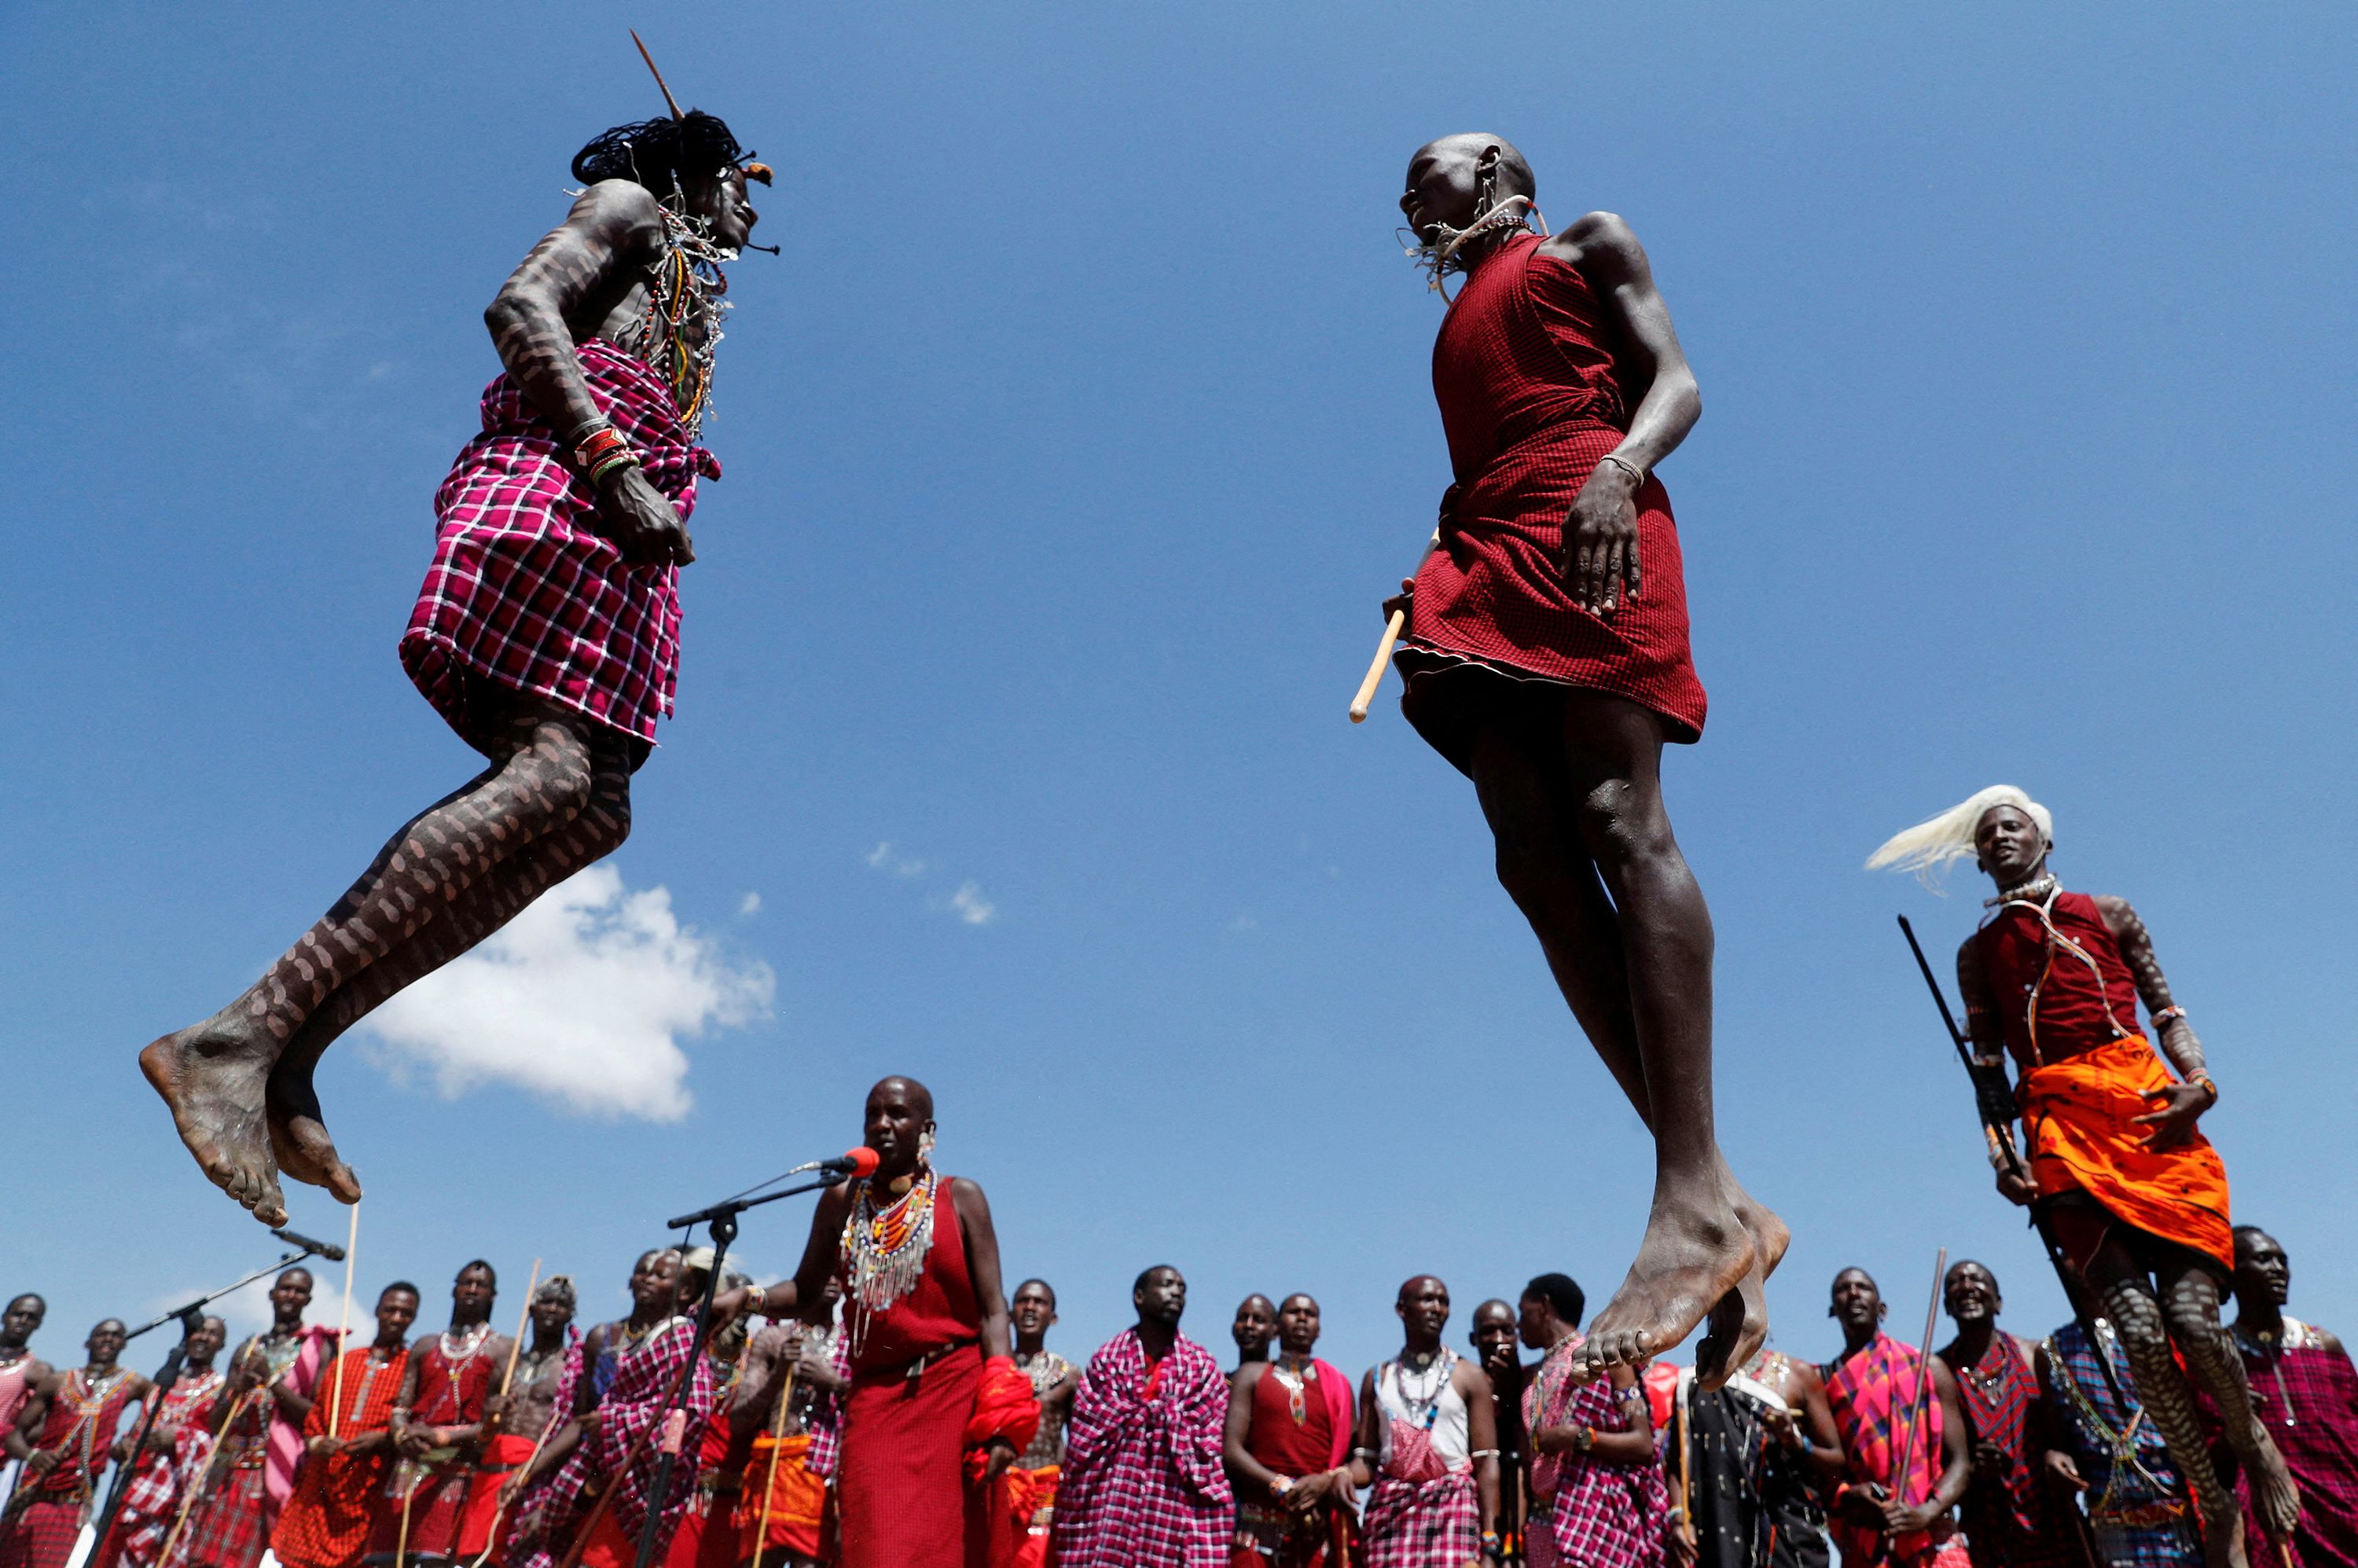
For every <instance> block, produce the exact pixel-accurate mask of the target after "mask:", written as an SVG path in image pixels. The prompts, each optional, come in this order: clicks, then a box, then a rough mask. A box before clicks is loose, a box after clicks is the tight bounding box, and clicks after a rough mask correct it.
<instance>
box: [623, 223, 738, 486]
mask: <svg viewBox="0 0 2358 1568" xmlns="http://www.w3.org/2000/svg"><path fill="white" fill-rule="evenodd" d="M674 196H675V198H676V200H679V201H680V203H681V205H683V206H685V205H686V204H687V202H686V198H685V197H684V196H681V195H680V194H679V192H678V189H677V188H676V187H675V188H674ZM655 211H656V212H657V213H659V214H661V216H662V218H663V226H664V248H663V254H660V255H658V256H656V257H655V259H654V261H652V262H650V263H648V264H647V272H648V284H647V308H646V313H645V314H644V316H643V317H641V319H640V321H639V357H640V358H641V359H644V361H646V362H647V363H648V364H650V365H652V366H654V370H655V373H656V374H658V375H660V376H662V377H663V378H664V380H665V382H666V383H668V384H670V386H671V400H672V403H673V404H674V406H676V407H677V408H678V409H679V423H680V428H681V429H682V430H684V431H686V432H687V439H688V443H689V444H690V445H691V446H693V445H694V444H695V443H696V442H697V440H698V438H700V437H701V436H702V435H703V433H704V419H705V416H706V415H708V414H709V413H711V412H712V355H713V351H714V350H715V349H717V348H718V347H719V344H720V340H721V338H722V337H723V336H724V335H725V334H724V333H722V331H721V330H720V318H721V317H722V316H723V315H725V314H726V313H727V312H728V310H729V308H730V304H729V299H728V294H729V275H728V274H726V273H724V272H722V271H721V270H720V264H721V263H722V262H730V261H735V260H736V259H737V253H736V252H735V251H733V250H728V249H725V248H723V247H721V246H719V245H716V244H714V243H712V238H711V235H710V234H709V233H708V232H707V231H708V224H707V223H706V222H704V220H702V219H700V218H699V219H693V220H691V219H687V218H683V217H681V216H680V215H679V214H678V213H676V212H675V211H672V210H671V208H670V207H669V206H668V205H666V204H665V203H663V202H660V201H659V202H657V203H656V204H655Z"/></svg>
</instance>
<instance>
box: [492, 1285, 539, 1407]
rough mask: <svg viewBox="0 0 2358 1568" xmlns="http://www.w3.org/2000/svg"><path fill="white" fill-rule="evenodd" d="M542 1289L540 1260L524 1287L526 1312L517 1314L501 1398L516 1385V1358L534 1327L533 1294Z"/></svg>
mask: <svg viewBox="0 0 2358 1568" xmlns="http://www.w3.org/2000/svg"><path fill="white" fill-rule="evenodd" d="M539 1288H540V1260H539V1259H537V1258H535V1259H534V1260H532V1278H531V1279H529V1280H526V1281H525V1285H524V1310H523V1311H522V1312H520V1313H518V1314H516V1331H515V1342H514V1344H512V1345H510V1346H508V1369H507V1370H506V1371H504V1372H503V1373H501V1374H500V1398H502V1399H506V1398H507V1397H508V1390H509V1389H510V1388H511V1387H513V1386H514V1383H515V1368H516V1357H519V1356H522V1355H523V1354H524V1331H525V1329H527V1328H529V1327H531V1326H532V1292H534V1291H535V1290H538V1289H539Z"/></svg>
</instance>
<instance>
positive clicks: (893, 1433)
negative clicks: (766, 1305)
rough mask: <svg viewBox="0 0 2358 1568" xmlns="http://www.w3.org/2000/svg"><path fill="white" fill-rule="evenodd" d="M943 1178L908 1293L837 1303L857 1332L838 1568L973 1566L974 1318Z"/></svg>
mask: <svg viewBox="0 0 2358 1568" xmlns="http://www.w3.org/2000/svg"><path fill="white" fill-rule="evenodd" d="M954 1181H955V1178H953V1177H949V1176H944V1177H942V1178H941V1182H940V1185H939V1187H938V1188H937V1189H936V1194H935V1201H934V1240H933V1247H932V1249H931V1250H930V1251H928V1252H927V1253H926V1255H925V1272H924V1273H923V1274H922V1275H920V1276H919V1277H918V1280H917V1287H916V1289H915V1290H914V1291H912V1292H909V1294H907V1295H906V1296H904V1297H903V1298H902V1299H901V1300H900V1301H899V1302H897V1303H893V1305H892V1306H891V1307H888V1308H887V1309H885V1310H884V1311H883V1312H881V1313H874V1314H869V1313H863V1312H860V1311H859V1310H858V1309H856V1308H853V1307H851V1306H850V1304H849V1303H846V1318H847V1320H848V1321H849V1322H850V1323H851V1324H853V1325H856V1327H857V1329H858V1331H859V1333H860V1336H861V1337H860V1343H859V1346H858V1348H857V1349H855V1350H854V1352H853V1353H852V1358H851V1393H850V1399H849V1403H848V1406H847V1409H846V1413H845V1419H844V1433H843V1459H842V1464H841V1468H840V1470H839V1472H838V1476H837V1477H836V1486H837V1498H838V1508H839V1509H840V1518H841V1521H842V1529H841V1537H840V1541H841V1544H840V1548H839V1550H840V1552H841V1558H840V1561H841V1564H842V1568H967V1564H968V1563H981V1562H983V1561H984V1553H985V1552H986V1551H987V1540H988V1537H987V1530H986V1520H985V1518H984V1510H983V1509H982V1507H981V1500H982V1499H981V1495H980V1492H979V1489H975V1490H971V1491H970V1490H969V1488H968V1486H967V1484H966V1475H965V1471H964V1469H963V1467H962V1465H961V1463H960V1461H961V1457H962V1455H963V1454H964V1451H965V1446H966V1432H967V1422H968V1418H970V1417H971V1416H972V1415H973V1413H974V1408H975V1397H976V1394H977V1393H978V1392H979V1390H980V1388H981V1385H982V1351H981V1349H980V1348H979V1345H978V1341H979V1338H980V1336H981V1334H982V1313H981V1309H980V1308H979V1306H978V1305H977V1304H976V1303H975V1297H974V1280H973V1277H972V1276H971V1275H970V1274H969V1273H968V1271H967V1263H966V1236H965V1231H964V1229H963V1227H960V1226H959V1224H958V1217H957V1203H956V1201H955V1200H954V1199H953V1197H952V1195H951V1189H952V1186H953V1184H954ZM920 1358H923V1359H922V1365H918V1366H915V1367H914V1370H913V1364H914V1363H918V1362H919V1361H920Z"/></svg>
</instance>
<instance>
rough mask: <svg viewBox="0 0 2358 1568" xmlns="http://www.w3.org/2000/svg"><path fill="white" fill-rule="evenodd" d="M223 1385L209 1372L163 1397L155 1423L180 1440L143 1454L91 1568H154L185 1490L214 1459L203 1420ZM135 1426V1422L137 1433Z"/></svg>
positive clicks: (181, 1382)
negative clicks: (174, 1430) (170, 1429)
mask: <svg viewBox="0 0 2358 1568" xmlns="http://www.w3.org/2000/svg"><path fill="white" fill-rule="evenodd" d="M224 1380H225V1379H223V1378H222V1375H221V1374H220V1373H219V1372H216V1371H213V1370H211V1368H208V1369H206V1370H205V1371H203V1372H201V1373H200V1374H198V1375H197V1376H195V1377H193V1378H185V1377H184V1378H182V1379H180V1380H179V1381H178V1383H175V1384H174V1385H173V1386H172V1390H171V1392H169V1393H168V1394H166V1395H165V1396H164V1398H163V1402H162V1405H161V1407H160V1408H158V1409H157V1412H156V1423H157V1425H158V1426H169V1427H176V1428H178V1436H177V1437H176V1438H175V1439H174V1441H173V1444H172V1447H171V1448H170V1449H169V1450H168V1451H165V1450H156V1451H151V1452H149V1453H146V1454H141V1455H140V1457H139V1459H138V1462H137V1463H136V1464H135V1465H133V1466H132V1468H131V1484H130V1485H129V1486H128V1487H124V1491H123V1504H122V1506H121V1507H120V1508H119V1509H116V1510H115V1515H114V1525H113V1527H112V1528H110V1529H109V1530H107V1532H106V1540H105V1541H103V1542H101V1543H100V1545H99V1548H98V1551H97V1552H96V1553H94V1554H93V1555H92V1559H91V1562H92V1568H116V1565H117V1564H124V1565H126V1568H151V1565H152V1564H153V1563H155V1561H156V1554H157V1552H161V1551H162V1550H163V1548H164V1538H165V1536H166V1535H167V1534H168V1532H169V1531H170V1530H171V1527H172V1519H173V1518H174V1517H175V1516H176V1515H177V1514H178V1512H179V1506H180V1489H181V1487H182V1486H183V1485H184V1484H185V1483H186V1480H187V1478H188V1477H189V1476H193V1475H194V1474H196V1472H197V1470H198V1468H199V1467H200V1466H201V1465H203V1464H204V1462H205V1461H206V1460H207V1459H209V1458H211V1455H212V1447H213V1444H212V1433H211V1431H210V1430H208V1428H207V1427H206V1424H205V1418H206V1417H207V1416H209V1415H211V1413H212V1409H213V1403H214V1401H215V1400H218V1399H219V1398H220V1397H221V1390H222V1382H223V1381H224ZM148 1400H149V1402H150V1403H153V1402H155V1396H154V1395H153V1394H150V1395H149V1396H148ZM137 1426H138V1422H132V1427H133V1429H134V1430H136V1429H137Z"/></svg>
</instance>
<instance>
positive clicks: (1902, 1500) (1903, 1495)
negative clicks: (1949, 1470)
mask: <svg viewBox="0 0 2358 1568" xmlns="http://www.w3.org/2000/svg"><path fill="white" fill-rule="evenodd" d="M1948 1271H1949V1249H1947V1248H1945V1247H1943V1248H1942V1249H1941V1255H1940V1256H1939V1257H1938V1258H1936V1259H1934V1260H1933V1261H1932V1299H1931V1301H1929V1302H1926V1303H1924V1343H1923V1346H1922V1347H1921V1348H1920V1349H1919V1350H1918V1351H1917V1352H1916V1391H1915V1393H1914V1394H1912V1395H1910V1396H1909V1400H1908V1408H1907V1409H1906V1410H1905V1411H1901V1412H1900V1424H1899V1449H1898V1453H1897V1454H1894V1455H1893V1456H1892V1460H1891V1475H1890V1480H1889V1488H1890V1492H1891V1498H1892V1500H1893V1501H1894V1502H1896V1503H1898V1505H1899V1506H1900V1507H1902V1508H1906V1507H1907V1506H1908V1455H1909V1453H1910V1452H1912V1451H1913V1450H1914V1448H1915V1446H1916V1433H1917V1431H1918V1417H1917V1412H1918V1411H1919V1410H1920V1409H1921V1408H1922V1407H1923V1406H1924V1404H1925V1403H1926V1402H1927V1401H1928V1400H1929V1399H1930V1398H1931V1392H1932V1335H1933V1333H1934V1331H1935V1330H1937V1329H1938V1328H1939V1327H1940V1325H1941V1281H1942V1278H1943V1277H1944V1276H1946V1275H1947V1273H1948ZM1928 1465H1929V1456H1928ZM1936 1485H1937V1483H1936ZM1927 1496H1928V1497H1929V1496H1930V1494H1929V1493H1928V1494H1927Z"/></svg>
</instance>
